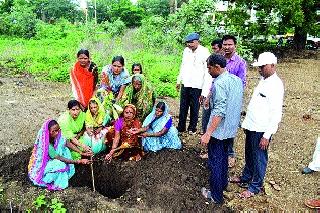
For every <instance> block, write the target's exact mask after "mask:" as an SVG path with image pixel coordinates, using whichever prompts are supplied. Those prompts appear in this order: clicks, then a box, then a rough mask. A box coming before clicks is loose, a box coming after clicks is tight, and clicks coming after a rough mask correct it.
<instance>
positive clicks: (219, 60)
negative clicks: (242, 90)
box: [207, 54, 227, 68]
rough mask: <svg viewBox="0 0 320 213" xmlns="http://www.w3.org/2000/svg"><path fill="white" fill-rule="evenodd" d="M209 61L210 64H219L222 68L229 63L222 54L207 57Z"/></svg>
mask: <svg viewBox="0 0 320 213" xmlns="http://www.w3.org/2000/svg"><path fill="white" fill-rule="evenodd" d="M207 62H208V64H209V65H210V66H214V65H219V66H220V67H221V68H225V67H226V65H227V61H226V59H225V58H224V56H223V55H220V54H212V55H210V56H209V58H208V59H207Z"/></svg>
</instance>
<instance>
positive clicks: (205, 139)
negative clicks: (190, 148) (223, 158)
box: [200, 132, 211, 146]
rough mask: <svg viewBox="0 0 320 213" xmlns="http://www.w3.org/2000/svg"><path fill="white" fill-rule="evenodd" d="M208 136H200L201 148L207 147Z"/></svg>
mask: <svg viewBox="0 0 320 213" xmlns="http://www.w3.org/2000/svg"><path fill="white" fill-rule="evenodd" d="M210 137H211V136H210V135H209V133H207V132H206V133H204V134H203V135H202V136H201V138H200V142H201V144H202V145H203V146H207V145H208V143H209V140H210Z"/></svg>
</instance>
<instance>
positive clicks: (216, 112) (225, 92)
mask: <svg viewBox="0 0 320 213" xmlns="http://www.w3.org/2000/svg"><path fill="white" fill-rule="evenodd" d="M207 67H208V72H209V73H210V75H211V76H212V77H213V78H214V80H213V86H212V89H211V94H212V95H211V99H210V105H211V107H212V110H211V116H210V122H209V124H208V125H209V126H208V128H207V131H206V133H205V134H204V135H203V136H202V137H201V144H203V145H207V146H208V155H209V159H208V166H209V170H210V181H209V182H210V190H207V189H206V188H202V189H201V191H202V194H203V196H204V197H206V198H208V199H210V200H211V201H213V202H215V203H218V204H221V203H223V190H225V189H226V187H227V185H228V144H229V143H230V142H231V141H233V138H234V137H235V136H236V134H237V129H238V127H239V122H240V113H241V107H242V96H243V85H242V82H241V79H240V78H238V77H237V76H235V75H232V74H230V73H228V72H227V71H226V70H225V69H224V68H225V67H226V59H225V58H224V57H223V56H222V55H211V56H210V57H209V58H208V62H207Z"/></svg>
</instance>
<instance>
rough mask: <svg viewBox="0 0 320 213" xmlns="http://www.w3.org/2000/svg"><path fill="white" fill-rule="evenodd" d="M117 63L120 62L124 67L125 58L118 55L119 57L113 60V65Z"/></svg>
mask: <svg viewBox="0 0 320 213" xmlns="http://www.w3.org/2000/svg"><path fill="white" fill-rule="evenodd" d="M115 61H119V62H120V64H121V65H122V66H124V58H123V57H122V56H121V55H117V56H115V57H113V59H112V64H113V63H114V62H115Z"/></svg>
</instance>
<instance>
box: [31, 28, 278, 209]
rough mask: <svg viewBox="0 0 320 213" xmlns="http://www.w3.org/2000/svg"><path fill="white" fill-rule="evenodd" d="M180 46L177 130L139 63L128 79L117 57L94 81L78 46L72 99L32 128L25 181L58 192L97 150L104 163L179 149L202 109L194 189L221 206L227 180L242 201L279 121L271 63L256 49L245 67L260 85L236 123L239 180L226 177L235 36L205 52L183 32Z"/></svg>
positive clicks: (258, 181) (237, 97)
mask: <svg viewBox="0 0 320 213" xmlns="http://www.w3.org/2000/svg"><path fill="white" fill-rule="evenodd" d="M185 42H186V48H185V49H184V51H183V56H182V63H181V68H180V72H179V75H178V77H177V89H178V90H180V110H179V121H178V127H177V129H176V128H175V127H174V126H173V121H172V117H171V116H170V114H169V106H168V105H167V104H166V103H165V102H162V101H160V102H158V103H156V96H155V92H154V90H153V87H152V86H151V85H150V84H149V83H148V80H147V79H146V78H145V76H144V75H143V72H142V66H141V64H133V65H132V75H131V76H130V74H129V72H128V71H127V70H126V69H125V68H124V65H125V64H124V58H123V57H122V56H115V57H114V58H113V59H112V62H111V64H110V65H107V66H105V67H103V69H102V76H101V81H100V84H98V82H99V78H98V76H99V75H98V70H97V66H96V65H95V64H94V63H93V62H92V61H91V60H90V55H89V51H88V50H83V49H81V50H80V51H79V52H78V54H77V58H78V61H77V63H76V64H75V65H74V67H73V68H72V70H71V73H70V77H71V85H72V91H73V95H74V97H75V100H70V101H69V103H68V110H67V111H66V112H64V113H63V114H62V115H61V116H60V117H59V118H58V120H57V121H55V120H53V119H49V120H48V121H46V122H45V123H44V124H43V126H42V128H41V129H40V130H39V133H38V136H37V139H36V142H35V144H34V149H33V152H32V156H31V159H30V163H29V166H28V171H29V177H30V179H31V181H32V182H33V183H34V184H35V185H38V186H44V187H47V188H48V189H52V190H58V189H64V188H66V187H67V186H68V179H69V178H70V177H71V176H72V175H73V174H74V172H75V171H74V166H73V164H90V163H92V161H91V159H92V156H93V155H95V154H97V153H100V152H106V155H105V160H106V161H110V160H112V159H113V158H121V159H124V160H135V161H138V160H140V159H141V158H142V157H143V156H144V154H145V153H146V152H150V151H152V152H156V151H159V150H161V149H163V148H170V149H180V148H181V146H182V144H181V141H180V139H179V135H181V134H184V132H186V131H187V132H188V134H191V135H194V134H196V133H197V123H198V117H199V110H200V107H202V128H201V130H200V133H201V135H202V136H201V139H200V140H201V143H202V144H203V145H205V146H207V147H208V154H206V155H204V156H202V157H203V158H206V157H207V158H208V168H209V170H210V180H209V182H210V189H206V188H202V189H201V191H202V194H203V195H204V197H206V198H208V199H210V200H211V201H212V202H214V203H218V204H221V203H223V191H224V190H225V189H226V187H227V185H228V182H229V181H230V182H233V183H237V184H239V185H240V186H245V187H247V189H246V190H245V191H243V192H242V193H241V194H240V197H242V198H249V197H252V196H254V195H255V194H257V193H259V192H260V191H261V188H262V186H263V180H264V176H265V173H266V168H267V163H268V146H269V144H270V141H271V138H272V135H273V134H275V133H276V131H277V128H278V124H279V122H280V121H281V117H282V105H283V95H284V86H283V83H282V81H281V79H280V78H279V77H278V75H277V73H276V64H277V58H276V56H275V55H274V54H273V53H271V52H264V53H262V54H260V55H259V58H258V61H257V62H255V63H254V64H253V66H257V67H259V74H260V75H261V80H260V81H259V83H258V85H257V86H256V88H255V89H254V91H253V94H252V97H251V100H250V103H249V105H248V107H247V111H246V116H245V118H244V120H243V122H242V124H241V127H242V128H243V129H244V131H245V134H246V140H245V167H244V169H243V172H242V175H241V176H240V177H231V178H228V168H229V167H233V166H234V164H235V151H234V138H235V137H236V134H237V130H238V128H239V125H240V118H241V111H242V107H243V104H242V103H243V94H244V90H245V87H246V67H247V65H246V62H245V60H244V59H242V58H241V57H240V56H239V55H238V54H237V53H236V45H237V39H236V38H235V37H234V36H232V35H225V36H223V38H222V39H221V40H220V39H218V40H214V41H213V42H212V50H213V53H212V54H210V52H209V50H208V49H207V48H205V47H204V46H202V45H201V44H200V35H199V34H198V33H190V34H189V35H187V36H186V38H185ZM189 108H190V122H189V125H188V127H187V124H186V123H187V116H188V111H189ZM70 150H71V151H70ZM228 180H229V181H228Z"/></svg>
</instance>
